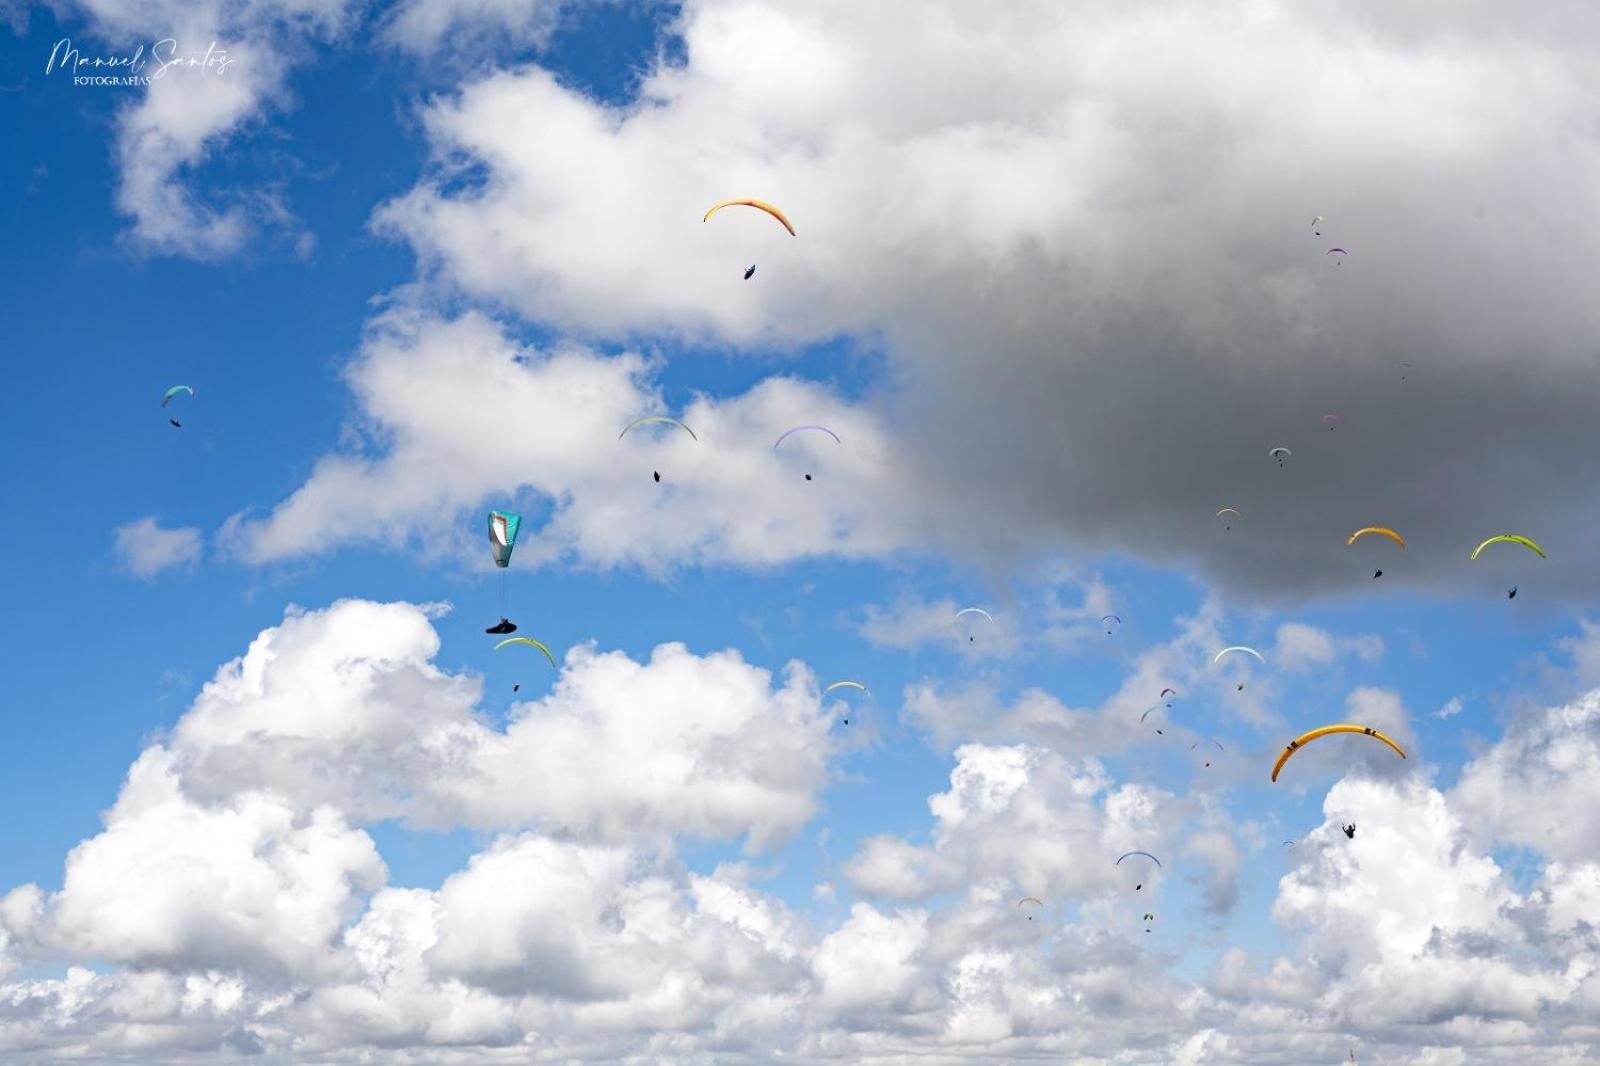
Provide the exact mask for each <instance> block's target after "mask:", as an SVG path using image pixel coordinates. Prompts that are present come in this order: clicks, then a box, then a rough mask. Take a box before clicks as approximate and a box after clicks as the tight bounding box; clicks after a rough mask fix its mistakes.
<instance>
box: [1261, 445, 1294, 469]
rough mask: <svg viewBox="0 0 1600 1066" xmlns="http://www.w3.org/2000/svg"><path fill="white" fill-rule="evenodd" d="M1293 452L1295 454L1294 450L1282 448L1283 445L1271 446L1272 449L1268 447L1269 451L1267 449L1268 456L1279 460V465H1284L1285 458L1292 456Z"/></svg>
mask: <svg viewBox="0 0 1600 1066" xmlns="http://www.w3.org/2000/svg"><path fill="white" fill-rule="evenodd" d="M1293 454H1294V452H1291V451H1290V450H1289V449H1288V448H1282V447H1279V448H1271V449H1268V451H1267V455H1268V457H1270V458H1273V459H1276V460H1278V465H1279V466H1282V465H1283V461H1284V460H1285V459H1287V458H1289V457H1290V456H1292V455H1293Z"/></svg>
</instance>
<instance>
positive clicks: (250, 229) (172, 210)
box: [76, 0, 358, 259]
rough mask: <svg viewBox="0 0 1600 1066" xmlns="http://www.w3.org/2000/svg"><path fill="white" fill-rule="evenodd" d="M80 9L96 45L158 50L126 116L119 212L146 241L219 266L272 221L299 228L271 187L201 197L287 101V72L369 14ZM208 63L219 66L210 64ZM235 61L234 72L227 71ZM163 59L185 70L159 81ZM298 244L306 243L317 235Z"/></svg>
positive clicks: (286, 7)
mask: <svg viewBox="0 0 1600 1066" xmlns="http://www.w3.org/2000/svg"><path fill="white" fill-rule="evenodd" d="M76 6H77V7H78V8H80V9H81V10H82V11H83V13H84V14H85V15H87V16H88V19H89V25H90V27H91V32H92V34H93V36H94V37H95V38H97V39H99V40H101V41H106V42H113V43H114V44H115V45H116V46H117V47H119V48H120V47H121V46H123V45H124V44H125V42H128V41H143V42H146V43H147V45H149V46H150V47H148V48H147V55H146V60H147V66H146V68H145V70H144V71H142V73H144V74H145V75H146V76H149V77H150V78H151V81H150V84H149V85H148V86H147V87H146V88H145V90H144V92H143V94H142V95H141V96H140V97H139V99H138V100H137V101H136V102H134V103H132V104H130V105H128V106H126V107H124V108H122V109H121V111H120V112H119V114H118V130H117V148H116V154H117V163H118V166H119V168H120V175H119V182H118V188H117V207H118V209H119V210H121V211H122V212H123V213H124V214H126V215H128V216H129V217H130V218H131V219H132V220H133V226H132V228H131V230H130V231H129V236H130V238H131V239H132V240H133V241H134V242H135V244H136V245H137V246H139V247H141V248H143V249H145V250H149V251H153V252H157V253H161V254H171V255H181V256H187V257H191V258H196V259H216V258H220V257H223V256H226V255H229V254H231V253H234V252H237V251H238V250H239V249H240V248H241V247H243V245H244V243H245V241H246V240H247V239H249V237H250V236H251V235H252V234H253V233H254V232H256V230H257V229H258V227H260V226H261V225H263V224H271V225H274V226H281V225H282V224H284V223H285V222H288V221H289V219H290V215H289V213H288V211H287V209H286V208H285V207H284V205H283V204H282V202H281V201H280V199H279V197H278V196H277V194H276V193H275V192H274V191H273V190H272V189H271V188H270V187H265V186H263V187H259V188H255V189H249V190H238V191H235V192H233V193H231V194H220V195H218V196H211V197H208V196H207V195H206V194H204V193H202V192H200V191H198V186H199V185H200V184H201V183H200V180H199V177H198V172H199V171H200V169H201V168H202V167H203V166H204V165H205V164H206V163H207V162H208V161H210V160H212V159H214V158H215V157H216V156H217V154H218V152H219V150H220V149H222V147H223V146H224V145H226V144H228V143H229V141H230V139H232V138H234V137H236V136H238V135H239V134H240V133H241V132H242V131H243V130H244V129H245V127H246V126H247V125H248V124H249V123H250V122H251V121H252V120H254V119H256V118H258V117H259V116H260V115H261V113H262V112H263V110H264V109H266V108H267V107H269V106H272V105H275V104H278V105H281V104H282V103H284V102H285V98H286V92H285V80H286V77H287V74H288V72H289V71H290V70H291V69H292V68H293V66H294V65H295V63H296V62H297V61H298V60H300V59H301V58H303V57H304V54H305V52H306V49H307V46H308V45H309V44H311V43H313V42H326V41H330V40H333V39H336V38H337V37H338V36H340V35H341V34H342V33H343V32H344V31H345V29H347V28H348V25H349V23H350V22H351V20H352V16H353V13H354V12H355V11H356V10H357V9H358V6H357V5H353V4H351V3H349V2H348V0H281V2H278V0H273V2H267V3H252V4H246V5H240V4H230V3H226V2H223V0H201V2H198V3H196V2H191V0H138V2H136V0H80V3H79V4H77V5H76ZM164 38H167V39H170V40H171V41H172V42H174V43H173V45H171V46H163V50H162V51H161V52H159V53H157V52H156V51H155V50H154V42H156V41H160V40H162V39H164ZM212 46H214V47H212ZM168 49H170V50H168ZM208 49H209V51H208ZM80 51H85V49H83V48H82V47H81V45H80ZM219 53H220V55H219ZM208 56H209V57H210V58H211V59H213V61H214V62H213V63H212V65H210V66H204V65H198V64H201V63H203V62H204V60H205V59H206V58H207V57H208ZM191 58H193V59H194V60H195V64H196V65H191V63H190V59H191ZM223 59H225V61H226V65H221V66H219V65H217V62H216V61H218V60H223ZM161 63H172V64H173V65H171V66H170V67H168V69H166V70H165V71H164V72H163V73H161V74H160V76H159V77H158V76H156V72H157V68H158V67H159V66H160V64H161ZM207 199H213V200H214V201H220V202H212V203H207V202H206V200H207ZM297 239H298V240H299V242H300V243H301V246H302V247H303V246H304V243H305V241H307V240H309V235H304V234H302V235H297Z"/></svg>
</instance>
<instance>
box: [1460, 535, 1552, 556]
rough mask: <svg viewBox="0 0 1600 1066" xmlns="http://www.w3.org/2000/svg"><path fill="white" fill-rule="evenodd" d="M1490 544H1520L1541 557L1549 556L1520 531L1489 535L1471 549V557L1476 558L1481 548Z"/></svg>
mask: <svg viewBox="0 0 1600 1066" xmlns="http://www.w3.org/2000/svg"><path fill="white" fill-rule="evenodd" d="M1491 544H1520V545H1522V546H1523V547H1524V548H1527V549H1528V550H1529V551H1531V552H1533V554H1535V555H1537V556H1538V557H1539V558H1541V559H1547V558H1549V556H1547V555H1545V553H1544V549H1543V548H1541V547H1539V545H1537V544H1535V543H1534V542H1533V541H1531V540H1529V539H1528V538H1527V537H1524V536H1522V535H1521V534H1520V533H1501V534H1499V535H1498V536H1494V537H1490V538H1489V539H1488V540H1486V541H1484V542H1483V543H1482V544H1480V545H1478V546H1477V547H1476V548H1473V549H1472V556H1471V558H1473V559H1476V558H1477V557H1478V553H1479V552H1481V551H1483V549H1485V548H1487V547H1488V546H1489V545H1491Z"/></svg>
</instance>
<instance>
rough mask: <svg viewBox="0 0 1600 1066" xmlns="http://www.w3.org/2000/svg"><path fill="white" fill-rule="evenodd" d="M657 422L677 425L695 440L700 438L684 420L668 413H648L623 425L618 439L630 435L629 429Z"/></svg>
mask: <svg viewBox="0 0 1600 1066" xmlns="http://www.w3.org/2000/svg"><path fill="white" fill-rule="evenodd" d="M657 422H660V423H663V424H665V425H669V426H677V427H678V428H679V429H681V430H683V431H684V432H685V433H687V434H689V436H690V437H693V438H694V439H695V440H697V441H698V440H699V439H700V438H699V437H696V436H695V435H694V430H692V429H690V428H689V427H688V426H686V425H684V424H683V423H682V422H679V421H678V420H677V419H676V418H668V417H667V416H666V415H646V416H645V417H643V418H636V419H634V420H633V421H632V422H629V423H628V424H627V425H626V426H624V427H622V432H621V433H618V434H617V439H618V440H621V439H622V438H623V437H626V436H627V435H628V430H630V429H633V428H634V427H635V426H647V425H651V424H654V423H657Z"/></svg>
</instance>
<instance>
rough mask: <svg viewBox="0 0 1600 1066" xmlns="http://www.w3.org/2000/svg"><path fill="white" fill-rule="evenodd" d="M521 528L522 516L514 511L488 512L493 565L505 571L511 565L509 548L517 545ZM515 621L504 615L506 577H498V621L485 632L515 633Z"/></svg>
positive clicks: (499, 634)
mask: <svg viewBox="0 0 1600 1066" xmlns="http://www.w3.org/2000/svg"><path fill="white" fill-rule="evenodd" d="M521 528H522V516H521V515H519V514H517V513H516V512H514V511H490V512H489V549H490V551H492V552H493V553H494V565H495V566H497V567H499V568H500V569H501V570H502V571H505V570H506V568H507V567H509V566H510V565H511V550H512V549H513V548H515V547H516V546H517V531H518V530H519V529H521ZM516 631H517V623H515V622H513V621H512V620H511V619H509V618H507V617H506V579H505V574H504V573H502V574H501V577H500V621H499V622H497V623H496V624H494V625H492V626H490V627H489V628H487V629H485V630H484V632H485V633H492V634H494V635H496V636H504V635H505V634H507V633H515V632H516Z"/></svg>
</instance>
